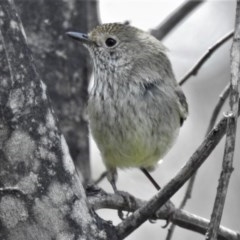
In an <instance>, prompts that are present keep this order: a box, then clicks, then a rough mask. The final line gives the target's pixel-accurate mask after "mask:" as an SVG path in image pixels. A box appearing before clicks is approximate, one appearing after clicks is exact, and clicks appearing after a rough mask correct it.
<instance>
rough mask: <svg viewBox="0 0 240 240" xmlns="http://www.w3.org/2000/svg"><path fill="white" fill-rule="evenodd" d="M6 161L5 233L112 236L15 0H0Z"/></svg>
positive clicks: (1, 175)
mask: <svg viewBox="0 0 240 240" xmlns="http://www.w3.org/2000/svg"><path fill="white" fill-rule="evenodd" d="M49 74H50V75H51V72H50V73H49ZM57 80H58V78H57V77H56V76H55V78H54V77H53V78H52V81H57ZM0 166H1V168H0V239H4V240H16V239H17V240H30V239H35V240H36V239H38V240H52V239H59V240H60V239H61V240H67V239H68V240H69V239H71V240H73V239H110V238H109V234H111V235H112V234H113V233H112V227H111V225H110V224H109V223H106V222H104V221H102V220H101V219H99V218H98V217H97V216H96V215H95V214H94V212H92V211H90V210H89V207H88V204H87V200H86V195H85V191H84V189H83V186H82V184H81V182H80V181H79V178H78V175H77V173H76V170H75V166H74V164H73V161H72V159H71V157H70V154H69V151H68V147H67V144H66V141H65V138H64V137H63V135H62V134H61V132H60V131H59V129H58V126H57V122H56V118H55V114H54V112H53V109H52V108H51V107H50V104H49V100H48V97H47V92H46V85H45V84H44V83H43V81H41V80H40V76H39V74H38V73H37V71H36V69H35V66H34V64H33V59H32V57H31V53H30V50H29V48H28V47H27V44H26V35H25V32H24V29H23V26H22V24H21V22H20V19H19V17H18V15H17V13H16V11H15V8H14V4H13V2H12V1H10V0H1V2H0ZM111 239H115V238H114V236H113V235H112V236H111Z"/></svg>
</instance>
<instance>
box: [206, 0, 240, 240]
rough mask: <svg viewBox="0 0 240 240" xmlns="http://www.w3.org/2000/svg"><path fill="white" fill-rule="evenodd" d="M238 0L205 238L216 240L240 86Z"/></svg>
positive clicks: (229, 172)
mask: <svg viewBox="0 0 240 240" xmlns="http://www.w3.org/2000/svg"><path fill="white" fill-rule="evenodd" d="M239 49H240V0H237V9H236V20H235V33H234V37H233V44H232V49H231V80H230V86H231V87H230V109H231V112H230V113H229V114H228V116H229V117H228V122H227V130H226V143H225V150H224V156H223V164H222V172H221V175H220V179H219V184H218V188H217V194H216V198H215V202H214V207H213V211H212V215H211V221H210V224H209V229H208V232H207V234H206V239H207V240H216V239H217V234H218V230H219V225H220V222H221V218H222V214H223V208H224V203H225V199H226V195H227V190H228V185H229V180H230V177H231V173H232V171H233V157H234V149H235V141H236V131H237V118H238V110H239V86H240V53H239Z"/></svg>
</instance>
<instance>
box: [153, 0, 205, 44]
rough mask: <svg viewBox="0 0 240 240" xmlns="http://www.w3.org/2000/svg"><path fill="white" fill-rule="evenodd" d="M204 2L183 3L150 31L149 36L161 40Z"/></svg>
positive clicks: (190, 1)
mask: <svg viewBox="0 0 240 240" xmlns="http://www.w3.org/2000/svg"><path fill="white" fill-rule="evenodd" d="M204 1H205V0H198V1H192V0H187V1H185V2H184V3H183V4H182V5H181V6H180V7H178V8H177V9H176V10H175V11H174V12H172V13H171V15H169V16H168V17H167V18H166V19H165V21H163V23H162V24H161V25H160V26H159V27H158V28H157V29H154V30H152V31H151V34H152V35H153V36H155V37H156V38H157V39H158V40H162V39H163V38H164V37H165V36H166V35H167V34H168V33H169V32H170V31H171V30H172V29H173V28H174V27H175V26H176V25H177V24H178V23H180V22H181V21H182V20H183V19H184V18H185V17H186V16H187V15H188V14H190V13H191V12H192V11H193V10H194V9H195V8H196V7H197V6H199V5H200V4H201V3H203V2H204Z"/></svg>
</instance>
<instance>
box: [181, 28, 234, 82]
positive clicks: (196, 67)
mask: <svg viewBox="0 0 240 240" xmlns="http://www.w3.org/2000/svg"><path fill="white" fill-rule="evenodd" d="M232 36H233V31H231V32H229V33H228V34H226V35H225V36H224V37H222V38H221V39H220V40H218V41H217V42H216V43H215V44H214V45H213V46H212V47H210V48H209V49H208V50H207V51H206V52H205V53H204V54H203V55H202V56H201V57H200V59H199V60H198V61H197V63H196V64H194V66H193V67H192V68H191V69H190V70H189V72H188V73H187V74H186V75H185V76H184V77H183V78H182V79H181V80H180V81H179V85H183V84H184V83H185V82H186V81H187V80H188V79H189V78H190V77H191V76H193V75H194V76H195V75H196V74H197V73H198V71H199V69H200V68H201V67H202V65H203V64H204V63H205V62H206V61H207V60H208V59H209V57H210V56H211V55H212V54H213V53H214V52H215V51H216V50H217V49H218V48H219V47H221V46H222V45H223V44H224V43H225V42H226V41H227V40H229V39H230V38H231V37H232Z"/></svg>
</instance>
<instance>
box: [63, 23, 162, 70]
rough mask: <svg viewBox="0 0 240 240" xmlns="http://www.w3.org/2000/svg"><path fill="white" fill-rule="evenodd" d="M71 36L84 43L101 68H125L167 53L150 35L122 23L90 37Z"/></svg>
mask: <svg viewBox="0 0 240 240" xmlns="http://www.w3.org/2000/svg"><path fill="white" fill-rule="evenodd" d="M67 35H68V36H70V37H71V38H73V39H75V40H78V41H80V42H81V43H82V44H83V45H84V46H85V47H86V48H87V49H88V50H89V52H90V54H91V57H92V58H93V61H94V63H95V64H98V65H99V64H101V65H113V66H115V67H121V66H125V65H128V64H130V63H131V62H133V61H135V60H136V59H139V58H144V57H145V58H146V57H147V56H146V55H149V56H150V55H151V54H152V53H156V52H157V51H162V52H163V51H164V47H163V45H162V44H161V43H160V42H159V41H158V40H157V39H155V38H154V37H153V36H151V35H150V34H148V33H146V32H144V31H142V30H140V29H137V28H135V27H132V26H129V25H125V24H120V23H108V24H103V25H99V26H97V27H95V28H94V29H93V30H92V31H91V32H90V33H88V34H84V33H79V32H67Z"/></svg>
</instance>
